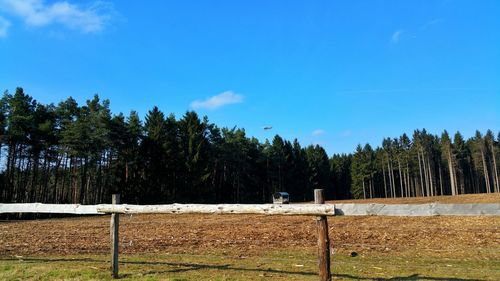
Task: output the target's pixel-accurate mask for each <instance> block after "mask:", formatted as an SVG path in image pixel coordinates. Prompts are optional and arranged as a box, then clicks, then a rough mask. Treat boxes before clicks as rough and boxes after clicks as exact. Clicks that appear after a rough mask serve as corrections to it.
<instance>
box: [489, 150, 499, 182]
mask: <svg viewBox="0 0 500 281" xmlns="http://www.w3.org/2000/svg"><path fill="white" fill-rule="evenodd" d="M490 150H491V158H492V159H493V162H492V164H493V165H492V167H491V171H492V174H493V179H494V186H495V192H500V183H499V181H498V169H497V160H496V155H495V146H494V145H493V142H491V143H490Z"/></svg>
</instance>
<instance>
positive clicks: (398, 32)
mask: <svg viewBox="0 0 500 281" xmlns="http://www.w3.org/2000/svg"><path fill="white" fill-rule="evenodd" d="M403 32H404V31H403V30H402V29H398V30H396V31H394V33H393V34H392V36H391V42H392V43H398V42H399V39H401V34H403Z"/></svg>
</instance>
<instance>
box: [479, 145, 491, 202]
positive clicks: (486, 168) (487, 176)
mask: <svg viewBox="0 0 500 281" xmlns="http://www.w3.org/2000/svg"><path fill="white" fill-rule="evenodd" d="M481 160H482V162H483V173H484V181H485V183H486V193H490V192H491V189H490V177H489V174H488V167H487V166H486V159H485V157H484V150H483V149H482V148H481Z"/></svg>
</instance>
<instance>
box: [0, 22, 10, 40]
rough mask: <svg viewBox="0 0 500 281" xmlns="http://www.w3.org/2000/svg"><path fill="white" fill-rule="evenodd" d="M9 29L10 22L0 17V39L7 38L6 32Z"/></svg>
mask: <svg viewBox="0 0 500 281" xmlns="http://www.w3.org/2000/svg"><path fill="white" fill-rule="evenodd" d="M9 27H10V22H9V21H8V20H6V19H4V18H3V17H0V38H1V37H6V36H7V30H8V29H9Z"/></svg>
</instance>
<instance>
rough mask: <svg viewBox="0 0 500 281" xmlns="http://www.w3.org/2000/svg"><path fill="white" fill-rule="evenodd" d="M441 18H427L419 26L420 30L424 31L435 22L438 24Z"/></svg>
mask: <svg viewBox="0 0 500 281" xmlns="http://www.w3.org/2000/svg"><path fill="white" fill-rule="evenodd" d="M442 21H443V19H441V18H439V19H432V20H429V21H427V22H426V23H424V24H423V25H422V26H421V27H420V31H425V30H427V29H429V28H430V27H431V26H433V25H435V24H438V23H440V22H442Z"/></svg>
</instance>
